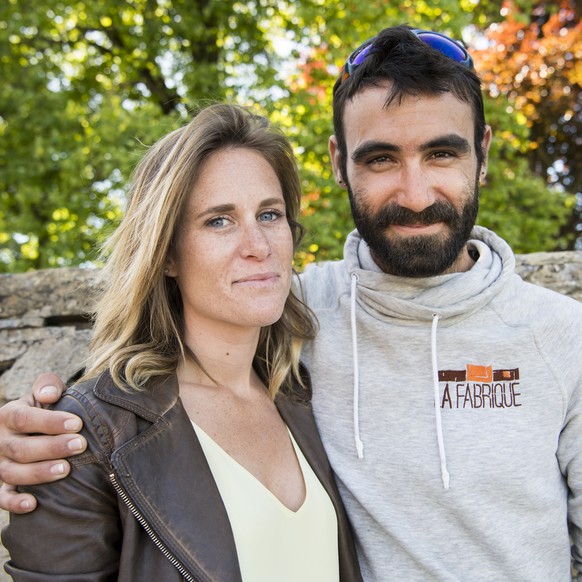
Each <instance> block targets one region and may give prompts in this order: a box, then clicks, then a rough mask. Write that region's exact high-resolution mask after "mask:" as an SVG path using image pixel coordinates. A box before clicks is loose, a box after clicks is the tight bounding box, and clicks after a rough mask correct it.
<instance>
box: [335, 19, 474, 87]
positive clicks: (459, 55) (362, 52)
mask: <svg viewBox="0 0 582 582" xmlns="http://www.w3.org/2000/svg"><path fill="white" fill-rule="evenodd" d="M410 32H412V34H414V36H416V37H417V38H418V39H420V40H422V42H425V43H426V44H427V45H428V46H430V47H432V48H433V49H436V50H437V51H439V52H440V53H442V54H443V55H445V56H446V57H449V58H450V59H453V61H455V62H457V63H459V64H461V65H463V66H465V67H467V68H468V69H472V68H473V59H472V58H471V55H470V54H469V53H468V52H467V50H466V49H465V47H463V45H461V43H459V42H458V41H456V40H453V39H452V38H449V37H448V36H446V35H444V34H441V33H440V32H433V31H432V30H421V29H419V28H414V29H411V31H410ZM375 40H376V37H375V36H374V37H373V38H370V39H368V40H367V41H366V42H364V43H362V44H361V45H360V46H359V47H358V48H357V49H356V50H355V51H354V52H353V53H352V54H351V55H350V56H349V57H348V60H347V61H346V63H345V65H344V66H343V69H342V76H341V80H342V81H345V80H346V79H347V78H348V77H349V76H350V75H351V74H352V73H353V72H354V71H355V70H356V69H357V68H358V67H359V66H360V65H361V64H362V63H363V62H364V61H365V60H366V59H367V58H368V57H369V56H370V55H372V54H374V53H375V52H376V51H377V50H378V49H377V48H376V47H374V41H375Z"/></svg>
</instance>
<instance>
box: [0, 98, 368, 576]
mask: <svg viewBox="0 0 582 582" xmlns="http://www.w3.org/2000/svg"><path fill="white" fill-rule="evenodd" d="M299 203H300V185H299V179H298V175H297V169H296V164H295V161H294V158H293V154H292V150H291V148H290V146H289V144H288V142H287V141H286V140H285V139H284V138H283V137H282V135H281V134H280V133H278V132H276V131H275V130H273V129H272V128H270V127H269V126H268V124H267V122H266V120H265V119H263V118H261V117H257V116H255V115H253V114H252V113H250V112H249V111H247V110H246V109H243V108H240V107H236V106H229V105H213V106H211V107H209V108H207V109H205V110H203V111H202V112H201V113H200V114H199V115H198V116H196V117H195V118H194V120H193V121H191V122H190V123H189V124H188V125H187V126H185V127H183V128H181V129H179V130H177V131H174V132H173V133H171V134H169V135H168V136H166V137H165V138H163V139H162V140H160V141H159V142H158V143H157V144H156V145H155V146H154V147H152V148H151V150H150V151H149V152H148V153H147V154H146V156H145V157H144V159H143V161H142V162H141V163H140V165H139V166H138V168H137V169H136V172H135V175H134V180H133V186H132V189H131V192H130V202H129V207H128V210H127V213H126V216H125V218H124V220H123V221H122V224H121V225H120V227H119V228H118V230H117V231H116V233H115V234H114V236H113V237H112V241H111V243H110V245H109V250H110V257H109V259H108V261H107V265H106V267H105V269H104V290H103V294H102V298H101V300H100V302H99V304H98V307H97V310H96V319H95V330H94V339H93V343H92V348H91V355H90V359H89V362H88V366H87V371H86V374H85V376H84V378H83V379H82V381H81V383H80V384H79V385H76V386H73V387H72V388H70V389H69V391H68V392H67V396H66V397H65V398H63V400H62V401H61V402H60V403H59V407H60V408H62V409H66V410H68V411H71V412H75V413H76V414H79V415H80V416H81V417H82V418H83V421H84V426H85V429H84V434H85V436H86V438H87V440H88V443H89V446H88V450H87V452H86V453H84V454H83V455H81V456H80V457H78V458H77V459H75V461H73V463H74V466H73V469H72V471H71V474H70V475H69V477H67V478H66V479H64V480H63V481H60V482H57V483H52V484H47V485H41V486H37V487H34V488H30V490H31V491H33V492H34V495H35V496H36V497H37V498H38V509H37V510H36V511H35V512H33V513H31V514H27V515H21V516H14V515H13V516H12V518H11V524H10V526H9V527H8V528H7V529H6V530H5V531H4V535H3V541H4V543H5V545H6V547H7V548H8V550H9V552H10V554H11V561H10V562H9V563H8V564H7V566H6V569H7V571H8V572H9V573H10V574H11V575H12V576H13V578H14V580H16V581H19V580H41V579H42V580H44V579H47V578H50V577H51V576H54V577H55V578H57V579H58V580H71V581H72V580H75V581H85V580H115V579H119V580H124V581H126V580H140V581H143V580H156V581H158V580H163V581H164V582H171V581H172V580H183V579H186V580H196V581H220V582H223V581H231V580H232V581H235V580H245V581H253V582H257V581H261V580H264V581H273V580H278V581H283V580H297V581H302V582H304V581H308V580H313V581H316V580H317V581H318V582H321V581H325V580H330V581H332V580H333V581H337V580H346V581H350V582H352V581H354V580H360V574H359V571H358V567H357V560H356V557H355V550H354V547H353V542H352V539H351V536H350V531H349V524H348V523H347V518H346V516H345V513H344V510H343V508H342V506H341V502H340V499H339V495H338V492H337V489H336V486H335V483H334V481H333V476H332V472H331V469H330V467H329V464H328V462H327V460H326V457H325V453H324V451H323V448H322V445H321V442H320V440H319V436H318V434H317V430H316V427H315V424H314V421H313V417H312V415H311V411H310V408H309V405H308V404H307V403H306V400H308V394H309V389H308V386H307V385H306V383H307V379H306V377H305V375H304V374H302V371H301V369H300V364H299V353H300V348H301V342H302V340H304V339H307V338H309V337H311V336H312V335H313V333H314V331H315V330H314V324H313V322H312V320H311V318H310V317H309V315H308V312H307V310H306V308H305V307H304V306H303V304H302V303H301V302H300V301H299V300H298V299H297V298H296V297H295V296H294V294H293V293H292V292H290V288H291V282H292V267H291V261H292V256H293V251H294V248H295V247H296V245H297V244H298V242H299V239H300V235H301V228H300V226H299V224H298V223H297V222H296V218H297V215H298V211H299ZM28 548H32V550H31V549H28Z"/></svg>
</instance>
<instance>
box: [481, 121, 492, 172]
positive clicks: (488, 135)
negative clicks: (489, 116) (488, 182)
mask: <svg viewBox="0 0 582 582" xmlns="http://www.w3.org/2000/svg"><path fill="white" fill-rule="evenodd" d="M492 139H493V133H492V131H491V126H490V125H486V126H485V133H484V134H483V140H482V141H481V149H482V150H483V163H482V164H481V169H480V171H479V180H480V181H481V182H482V181H483V180H485V178H486V177H487V166H488V164H489V148H490V147H491V140H492Z"/></svg>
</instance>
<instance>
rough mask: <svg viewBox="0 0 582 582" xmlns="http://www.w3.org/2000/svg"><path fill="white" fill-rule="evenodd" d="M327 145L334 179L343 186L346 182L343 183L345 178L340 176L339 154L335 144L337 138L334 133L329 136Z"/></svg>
mask: <svg viewBox="0 0 582 582" xmlns="http://www.w3.org/2000/svg"><path fill="white" fill-rule="evenodd" d="M328 147H329V157H330V159H331V166H332V169H333V175H334V177H335V181H336V182H337V183H338V184H339V185H340V186H341V187H342V188H345V187H346V184H345V180H344V177H343V176H342V171H341V154H340V151H339V147H338V145H337V139H336V137H335V135H332V136H331V137H330V138H329V142H328Z"/></svg>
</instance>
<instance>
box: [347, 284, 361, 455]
mask: <svg viewBox="0 0 582 582" xmlns="http://www.w3.org/2000/svg"><path fill="white" fill-rule="evenodd" d="M357 283H358V276H357V275H356V274H355V273H352V285H351V295H350V316H351V322H352V353H353V358H354V440H355V442H356V451H357V452H358V459H363V458H364V443H363V442H362V440H361V439H360V370H359V367H358V332H357V329H356V285H357Z"/></svg>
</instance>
